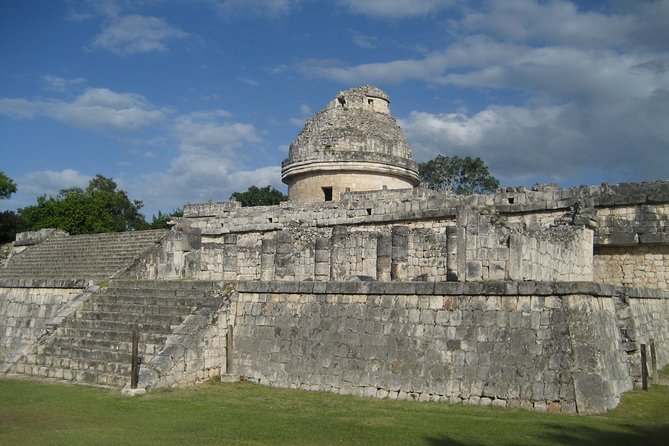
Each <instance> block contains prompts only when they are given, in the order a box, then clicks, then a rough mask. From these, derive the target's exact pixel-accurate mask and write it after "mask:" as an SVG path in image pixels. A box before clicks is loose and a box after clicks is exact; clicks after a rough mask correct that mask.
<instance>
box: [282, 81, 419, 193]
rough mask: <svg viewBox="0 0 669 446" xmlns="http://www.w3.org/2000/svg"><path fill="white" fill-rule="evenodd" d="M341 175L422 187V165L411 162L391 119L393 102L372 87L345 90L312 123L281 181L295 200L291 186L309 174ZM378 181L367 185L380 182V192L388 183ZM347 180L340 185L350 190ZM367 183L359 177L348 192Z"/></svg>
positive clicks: (287, 162)
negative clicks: (345, 173) (391, 104)
mask: <svg viewBox="0 0 669 446" xmlns="http://www.w3.org/2000/svg"><path fill="white" fill-rule="evenodd" d="M337 171H339V172H345V171H348V172H357V173H358V176H359V174H361V173H366V174H367V175H372V176H374V175H381V176H382V177H384V178H388V177H393V178H394V179H395V180H400V182H399V183H398V182H397V181H390V184H385V183H384V184H383V185H384V186H387V187H389V188H394V187H401V186H403V187H412V186H415V185H417V184H418V174H417V172H418V168H417V165H416V163H415V162H414V161H413V160H412V159H411V149H410V148H409V145H408V144H407V142H406V138H405V137H404V132H403V131H402V129H401V128H400V126H399V125H398V124H397V121H396V120H395V118H393V117H392V116H391V115H390V98H389V97H388V95H387V94H386V93H385V92H384V91H382V90H380V89H378V88H376V87H373V86H370V85H365V86H362V87H356V88H352V89H350V90H346V91H342V92H340V93H339V94H338V95H337V96H336V97H335V98H334V99H333V100H332V101H330V103H328V105H327V106H326V107H325V108H324V109H323V110H321V111H320V112H318V113H317V114H316V115H315V116H313V117H312V118H310V119H309V120H307V122H306V123H305V125H304V128H303V129H302V131H301V132H300V133H299V135H298V136H297V138H296V139H295V141H293V143H292V144H291V145H290V151H289V155H288V158H287V159H286V160H284V162H283V164H282V179H283V181H284V182H285V183H287V184H288V185H289V196H290V197H291V199H294V198H297V197H292V196H291V193H290V192H291V188H292V187H291V186H292V184H293V183H294V182H295V181H298V180H299V177H301V176H302V177H304V176H305V175H306V174H310V175H309V176H310V177H312V178H313V175H314V174H315V173H317V172H321V173H325V172H327V173H329V174H332V173H334V172H337ZM356 178H357V177H356ZM340 180H342V179H340ZM377 180H378V181H371V182H367V186H369V187H372V188H377V187H376V186H374V184H376V185H377V186H379V187H378V188H381V187H380V185H381V183H380V182H382V180H383V179H382V178H379V179H377ZM342 181H343V180H342ZM342 181H338V183H340V184H339V186H340V187H344V186H345V185H344V184H343V183H342ZM386 182H388V181H386ZM312 183H313V180H312ZM362 183H365V181H362V182H361V181H359V179H357V180H355V181H352V184H351V185H350V187H348V188H349V189H351V190H361V189H360V188H361V187H365V186H364V185H363V184H362ZM373 183H374V184H373ZM377 183H378V184H377ZM320 187H326V186H320ZM370 190H371V189H370ZM298 200H300V201H304V200H302V199H301V198H299V199H298ZM307 201H311V200H307Z"/></svg>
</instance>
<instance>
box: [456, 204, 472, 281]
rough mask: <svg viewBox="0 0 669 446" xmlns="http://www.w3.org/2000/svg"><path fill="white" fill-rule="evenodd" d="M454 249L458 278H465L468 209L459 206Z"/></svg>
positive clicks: (462, 279)
mask: <svg viewBox="0 0 669 446" xmlns="http://www.w3.org/2000/svg"><path fill="white" fill-rule="evenodd" d="M455 221H456V225H457V227H456V250H455V259H456V260H455V264H456V268H457V272H458V280H460V281H464V280H466V271H467V223H468V222H469V209H468V208H466V207H464V206H461V207H459V208H458V216H457V218H456V220H455Z"/></svg>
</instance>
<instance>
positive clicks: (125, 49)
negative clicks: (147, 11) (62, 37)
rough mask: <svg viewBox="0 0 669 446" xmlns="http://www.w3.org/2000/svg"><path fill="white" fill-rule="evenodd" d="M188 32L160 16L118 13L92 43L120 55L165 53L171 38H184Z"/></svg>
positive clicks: (94, 46)
mask: <svg viewBox="0 0 669 446" xmlns="http://www.w3.org/2000/svg"><path fill="white" fill-rule="evenodd" d="M187 36H188V33H185V32H183V31H181V30H180V29H178V28H175V27H173V26H172V25H170V24H168V23H166V22H165V21H164V20H162V19H159V18H157V17H148V16H141V15H136V14H133V15H127V16H121V17H114V18H113V19H112V20H111V22H110V23H109V24H108V25H107V26H106V27H105V28H104V29H103V30H102V32H101V33H100V34H98V35H97V37H95V39H94V40H93V43H92V44H91V47H93V48H100V49H104V50H107V51H110V52H111V53H113V54H116V55H120V56H123V55H130V54H140V53H153V52H159V53H163V52H166V51H168V48H167V44H166V43H167V41H168V40H173V39H182V38H184V37H187Z"/></svg>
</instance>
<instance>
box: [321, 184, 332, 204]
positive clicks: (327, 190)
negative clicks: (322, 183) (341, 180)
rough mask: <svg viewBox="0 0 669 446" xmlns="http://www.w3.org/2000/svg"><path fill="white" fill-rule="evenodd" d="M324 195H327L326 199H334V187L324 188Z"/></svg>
mask: <svg viewBox="0 0 669 446" xmlns="http://www.w3.org/2000/svg"><path fill="white" fill-rule="evenodd" d="M323 195H325V201H332V188H331V187H324V188H323Z"/></svg>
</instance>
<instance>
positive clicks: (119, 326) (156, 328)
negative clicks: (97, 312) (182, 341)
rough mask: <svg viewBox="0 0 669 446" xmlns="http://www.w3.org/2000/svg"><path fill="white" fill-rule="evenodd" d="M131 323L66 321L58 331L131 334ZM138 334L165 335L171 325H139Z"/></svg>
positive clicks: (146, 323)
mask: <svg viewBox="0 0 669 446" xmlns="http://www.w3.org/2000/svg"><path fill="white" fill-rule="evenodd" d="M133 325H134V323H133V322H127V321H105V320H83V319H67V320H65V322H63V324H62V325H61V326H60V328H59V330H66V329H73V330H89V331H90V333H92V334H94V333H97V332H100V331H109V332H126V333H132V327H133ZM138 326H139V333H140V335H141V334H142V333H152V334H157V335H158V334H159V335H165V334H169V333H171V331H172V326H171V325H166V324H162V323H160V324H153V323H148V322H143V323H139V324H138Z"/></svg>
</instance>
